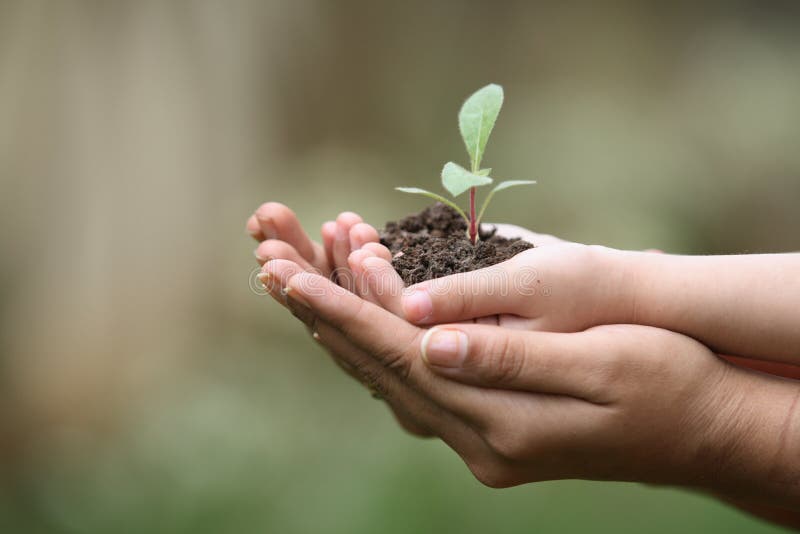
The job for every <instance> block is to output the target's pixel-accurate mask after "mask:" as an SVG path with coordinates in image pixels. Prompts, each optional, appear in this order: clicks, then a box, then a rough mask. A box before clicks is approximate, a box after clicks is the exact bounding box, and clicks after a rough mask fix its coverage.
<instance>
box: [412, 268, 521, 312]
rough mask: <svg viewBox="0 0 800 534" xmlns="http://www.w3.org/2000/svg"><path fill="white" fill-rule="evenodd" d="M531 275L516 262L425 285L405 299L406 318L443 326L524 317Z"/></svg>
mask: <svg viewBox="0 0 800 534" xmlns="http://www.w3.org/2000/svg"><path fill="white" fill-rule="evenodd" d="M529 274H533V275H534V276H535V271H534V270H532V269H527V268H526V267H525V266H520V265H519V264H518V263H517V262H516V261H514V259H513V258H512V259H511V260H508V261H505V262H503V263H499V264H497V265H493V266H491V267H486V268H484V269H479V270H477V271H471V272H468V273H459V274H454V275H450V276H444V277H442V278H436V279H434V280H428V281H425V282H421V283H419V284H416V285H414V286H411V287H410V288H408V290H407V291H406V292H405V294H404V295H403V299H402V309H403V317H405V318H406V320H407V321H409V322H412V323H415V324H439V323H449V322H456V321H462V320H465V319H473V318H476V317H486V316H489V315H498V314H502V313H511V314H518V315H519V314H520V312H521V311H523V309H525V306H524V305H525V304H526V303H527V302H526V299H529V298H531V294H530V292H529V291H528V290H527V288H528V280H527V278H528V277H529Z"/></svg>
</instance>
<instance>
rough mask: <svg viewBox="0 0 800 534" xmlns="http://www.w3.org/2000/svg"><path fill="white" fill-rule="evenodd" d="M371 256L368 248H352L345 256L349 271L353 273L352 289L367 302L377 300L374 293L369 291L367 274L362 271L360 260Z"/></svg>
mask: <svg viewBox="0 0 800 534" xmlns="http://www.w3.org/2000/svg"><path fill="white" fill-rule="evenodd" d="M370 257H373V255H372V253H371V252H369V251H368V250H354V251H353V252H351V253H350V256H348V257H347V264H348V265H349V267H350V272H352V273H353V291H354V293H355V294H356V295H358V296H359V297H361V298H362V299H364V300H367V301H369V302H377V300H376V298H375V295H374V294H373V292H372V291H370V288H369V283H368V281H367V275H366V274H365V273H364V269H363V267H362V262H363V261H364V260H365V259H366V258H370Z"/></svg>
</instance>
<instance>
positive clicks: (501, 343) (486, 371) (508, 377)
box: [477, 335, 525, 384]
mask: <svg viewBox="0 0 800 534" xmlns="http://www.w3.org/2000/svg"><path fill="white" fill-rule="evenodd" d="M485 352H486V353H487V355H488V357H487V358H486V359H484V360H483V361H482V363H478V364H477V366H478V372H479V373H480V374H481V376H483V378H484V379H486V380H488V381H490V382H494V383H498V384H506V383H510V382H513V381H515V380H516V379H518V378H519V377H520V375H521V374H522V370H523V367H524V365H525V360H524V354H523V352H522V347H521V346H520V345H519V344H518V343H517V342H515V341H514V338H513V337H512V336H509V335H497V336H493V338H492V340H491V341H490V342H489V343H488V344H487V346H486V351H485Z"/></svg>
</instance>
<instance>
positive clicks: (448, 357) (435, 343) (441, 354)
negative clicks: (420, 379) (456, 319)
mask: <svg viewBox="0 0 800 534" xmlns="http://www.w3.org/2000/svg"><path fill="white" fill-rule="evenodd" d="M421 350H422V359H423V360H425V363H427V364H428V365H437V366H439V367H461V364H462V363H463V362H464V359H465V358H466V357H467V335H466V334H465V333H464V332H462V331H460V330H452V329H447V328H431V329H430V330H428V332H427V333H426V334H425V336H424V337H423V338H422V347H421Z"/></svg>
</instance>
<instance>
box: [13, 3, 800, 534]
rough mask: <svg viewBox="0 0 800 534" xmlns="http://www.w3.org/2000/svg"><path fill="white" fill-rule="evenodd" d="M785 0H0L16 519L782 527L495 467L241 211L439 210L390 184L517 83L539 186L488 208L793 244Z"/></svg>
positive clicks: (564, 224) (702, 240)
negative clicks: (316, 298) (357, 378)
mask: <svg viewBox="0 0 800 534" xmlns="http://www.w3.org/2000/svg"><path fill="white" fill-rule="evenodd" d="M768 6H772V7H768ZM777 6H778V4H777V3H775V4H773V3H770V4H767V3H755V2H726V3H722V4H719V3H704V2H690V3H671V4H668V5H667V4H664V3H663V2H638V1H636V2H634V1H629V2H615V3H613V4H612V3H608V4H602V5H601V3H587V4H584V5H581V4H580V3H578V4H575V3H569V4H567V3H555V4H554V3H547V4H538V3H533V2H489V1H486V2H483V1H474V2H455V1H444V2H416V1H411V2H391V3H390V2H386V3H382V2H370V1H355V0H354V1H336V2H334V1H327V0H316V1H313V0H306V1H290V0H271V1H266V2H256V1H252V2H251V1H245V0H240V1H231V2H211V1H197V2H158V1H151V0H146V1H141V2H138V1H137V2H133V1H131V2H95V1H78V0H76V1H73V2H55V1H52V2H48V1H44V0H24V1H23V0H20V1H12V0H0V186H1V187H2V189H1V190H0V229H2V230H0V250H2V251H3V252H2V253H0V435H2V439H0V473H2V476H1V477H0V531H1V532H14V533H16V532H20V533H26V534H28V533H37V532H42V533H44V532H48V533H49V532H56V533H62V532H63V533H106V532H117V533H125V532H131V533H133V532H149V533H182V532H192V533H194V534H197V533H201V532H214V533H221V532H225V533H240V532H276V533H277V532H279V533H292V532H298V533H308V532H325V533H328V532H330V533H340V532H341V533H360V532H363V533H371V532H387V533H391V532H398V533H399V532H442V531H452V532H464V533H470V532H475V533H480V532H489V531H491V532H527V531H535V532H581V531H610V532H642V531H647V532H674V531H677V530H680V531H685V532H726V533H728V532H770V531H776V529H775V528H773V527H770V526H768V525H766V524H764V523H761V522H759V521H757V520H753V519H750V518H748V517H746V516H744V515H742V514H740V513H738V512H736V511H734V510H732V509H731V508H729V507H727V506H725V505H722V504H719V503H717V502H715V501H713V500H712V499H710V498H708V497H705V496H701V495H697V494H692V493H688V492H684V491H678V490H672V489H663V488H652V487H643V486H639V485H633V484H610V483H590V482H580V481H563V482H551V483H543V484H536V485H529V486H525V487H520V488H514V489H509V490H503V491H496V490H490V489H487V488H484V487H482V486H480V485H479V484H478V483H477V482H475V481H474V480H473V479H472V477H471V476H470V475H469V473H468V472H467V470H466V468H465V467H464V466H463V465H462V464H461V462H460V460H459V459H458V458H457V457H456V456H455V455H454V454H452V453H451V452H450V451H449V450H447V448H446V447H444V446H443V445H442V444H441V443H438V442H435V441H422V440H417V439H414V438H411V437H409V436H407V435H405V434H403V433H402V432H401V431H400V430H399V428H398V427H397V426H396V425H395V424H394V422H393V421H392V420H391V418H390V415H389V414H388V412H387V411H386V409H385V408H384V406H383V405H382V404H381V403H379V402H375V401H373V400H371V399H370V397H369V395H368V394H367V393H366V392H365V391H363V390H362V389H361V388H360V387H359V386H358V385H357V384H355V383H353V382H351V381H350V380H349V379H348V378H346V377H345V376H344V375H342V373H340V372H339V371H338V369H337V368H336V367H335V366H334V365H333V364H332V363H331V362H330V361H329V360H328V359H327V357H326V356H325V355H324V354H323V353H322V352H321V351H320V350H319V349H318V348H317V347H316V346H315V345H314V344H313V343H311V342H310V341H309V340H308V339H307V338H306V336H305V335H304V332H303V331H302V330H301V329H300V328H299V325H297V324H295V323H294V322H293V321H292V320H291V318H290V317H288V316H287V315H286V314H284V313H281V310H279V309H278V307H277V306H276V305H274V304H273V303H272V302H270V301H268V300H266V299H265V298H264V297H260V296H257V295H256V294H254V293H253V292H252V291H251V289H250V281H251V280H252V279H251V274H252V269H253V267H254V266H255V262H254V260H253V258H252V256H251V254H250V250H251V249H252V248H253V247H254V243H252V242H251V241H250V240H249V238H248V237H247V236H245V235H244V232H243V226H244V220H245V218H246V216H247V215H249V214H250V213H251V212H252V211H253V210H254V209H255V208H256V207H257V206H258V204H259V203H260V202H262V201H265V200H280V201H283V202H285V203H287V204H289V205H290V206H292V207H293V208H294V209H295V210H296V211H297V213H298V214H299V216H300V217H301V219H302V220H303V221H304V222H305V223H306V224H307V225H308V226H309V227H310V228H318V227H319V225H320V224H321V223H322V222H323V221H325V220H328V219H330V218H333V217H334V216H335V215H336V214H337V213H338V212H340V211H344V210H354V211H358V212H359V213H361V214H362V215H363V216H364V217H365V218H366V219H367V220H368V221H369V222H372V223H374V224H377V225H380V224H382V223H383V222H384V221H385V220H388V219H394V218H396V217H398V216H401V215H403V214H405V213H407V212H408V211H411V210H417V209H419V208H421V207H422V206H423V205H424V203H425V200H424V199H421V198H416V197H411V196H407V195H402V194H400V193H397V192H395V191H393V190H392V187H393V186H396V185H417V186H420V187H425V188H431V189H436V188H437V187H438V173H439V170H440V169H441V163H442V162H443V161H447V160H455V161H461V160H463V146H462V143H461V139H460V137H459V134H458V129H457V121H456V114H457V112H458V108H459V106H460V105H461V101H462V99H463V98H464V97H466V96H467V95H468V94H469V93H470V92H471V91H473V90H475V89H476V88H478V87H481V86H482V85H484V84H486V83H489V82H497V83H500V84H502V85H503V86H504V88H505V91H506V102H505V105H504V109H503V112H502V114H501V116H500V119H499V120H498V123H497V127H496V129H495V131H494V134H493V136H492V141H491V143H490V145H489V147H488V151H487V153H486V157H485V158H484V165H485V166H488V167H492V168H493V169H494V174H496V175H497V176H498V177H513V178H528V179H536V180H538V182H539V183H538V185H537V186H535V187H534V188H528V189H526V190H522V189H520V190H518V191H516V194H514V195H511V194H505V195H498V196H497V198H496V199H495V200H494V202H493V205H492V206H491V207H490V209H489V213H487V219H489V220H491V219H502V220H504V221H507V222H511V223H516V224H520V225H524V226H528V227H531V228H533V229H535V230H537V231H541V232H546V233H552V234H555V235H559V236H562V237H564V238H567V239H571V240H576V241H582V242H587V243H602V244H606V245H610V246H614V247H625V248H634V249H642V248H650V247H654V248H661V249H664V250H667V251H671V252H681V253H737V252H761V251H788V250H798V249H800V233H798V229H799V228H800V210H798V209H797V203H798V199H800V179H798V175H799V174H800V150H798V140H800V99H799V98H798V95H800V69H798V68H797V65H798V64H800V39H799V38H798V35H800V32H798V30H800V13H798V9H797V8H796V7H793V4H791V3H785V4H784V5H783V7H777ZM598 276H602V273H598ZM742 289H743V291H746V290H747V288H742ZM675 432H680V429H675ZM542 461H543V462H546V461H547V458H543V459H542ZM654 461H658V459H657V458H654Z"/></svg>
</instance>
